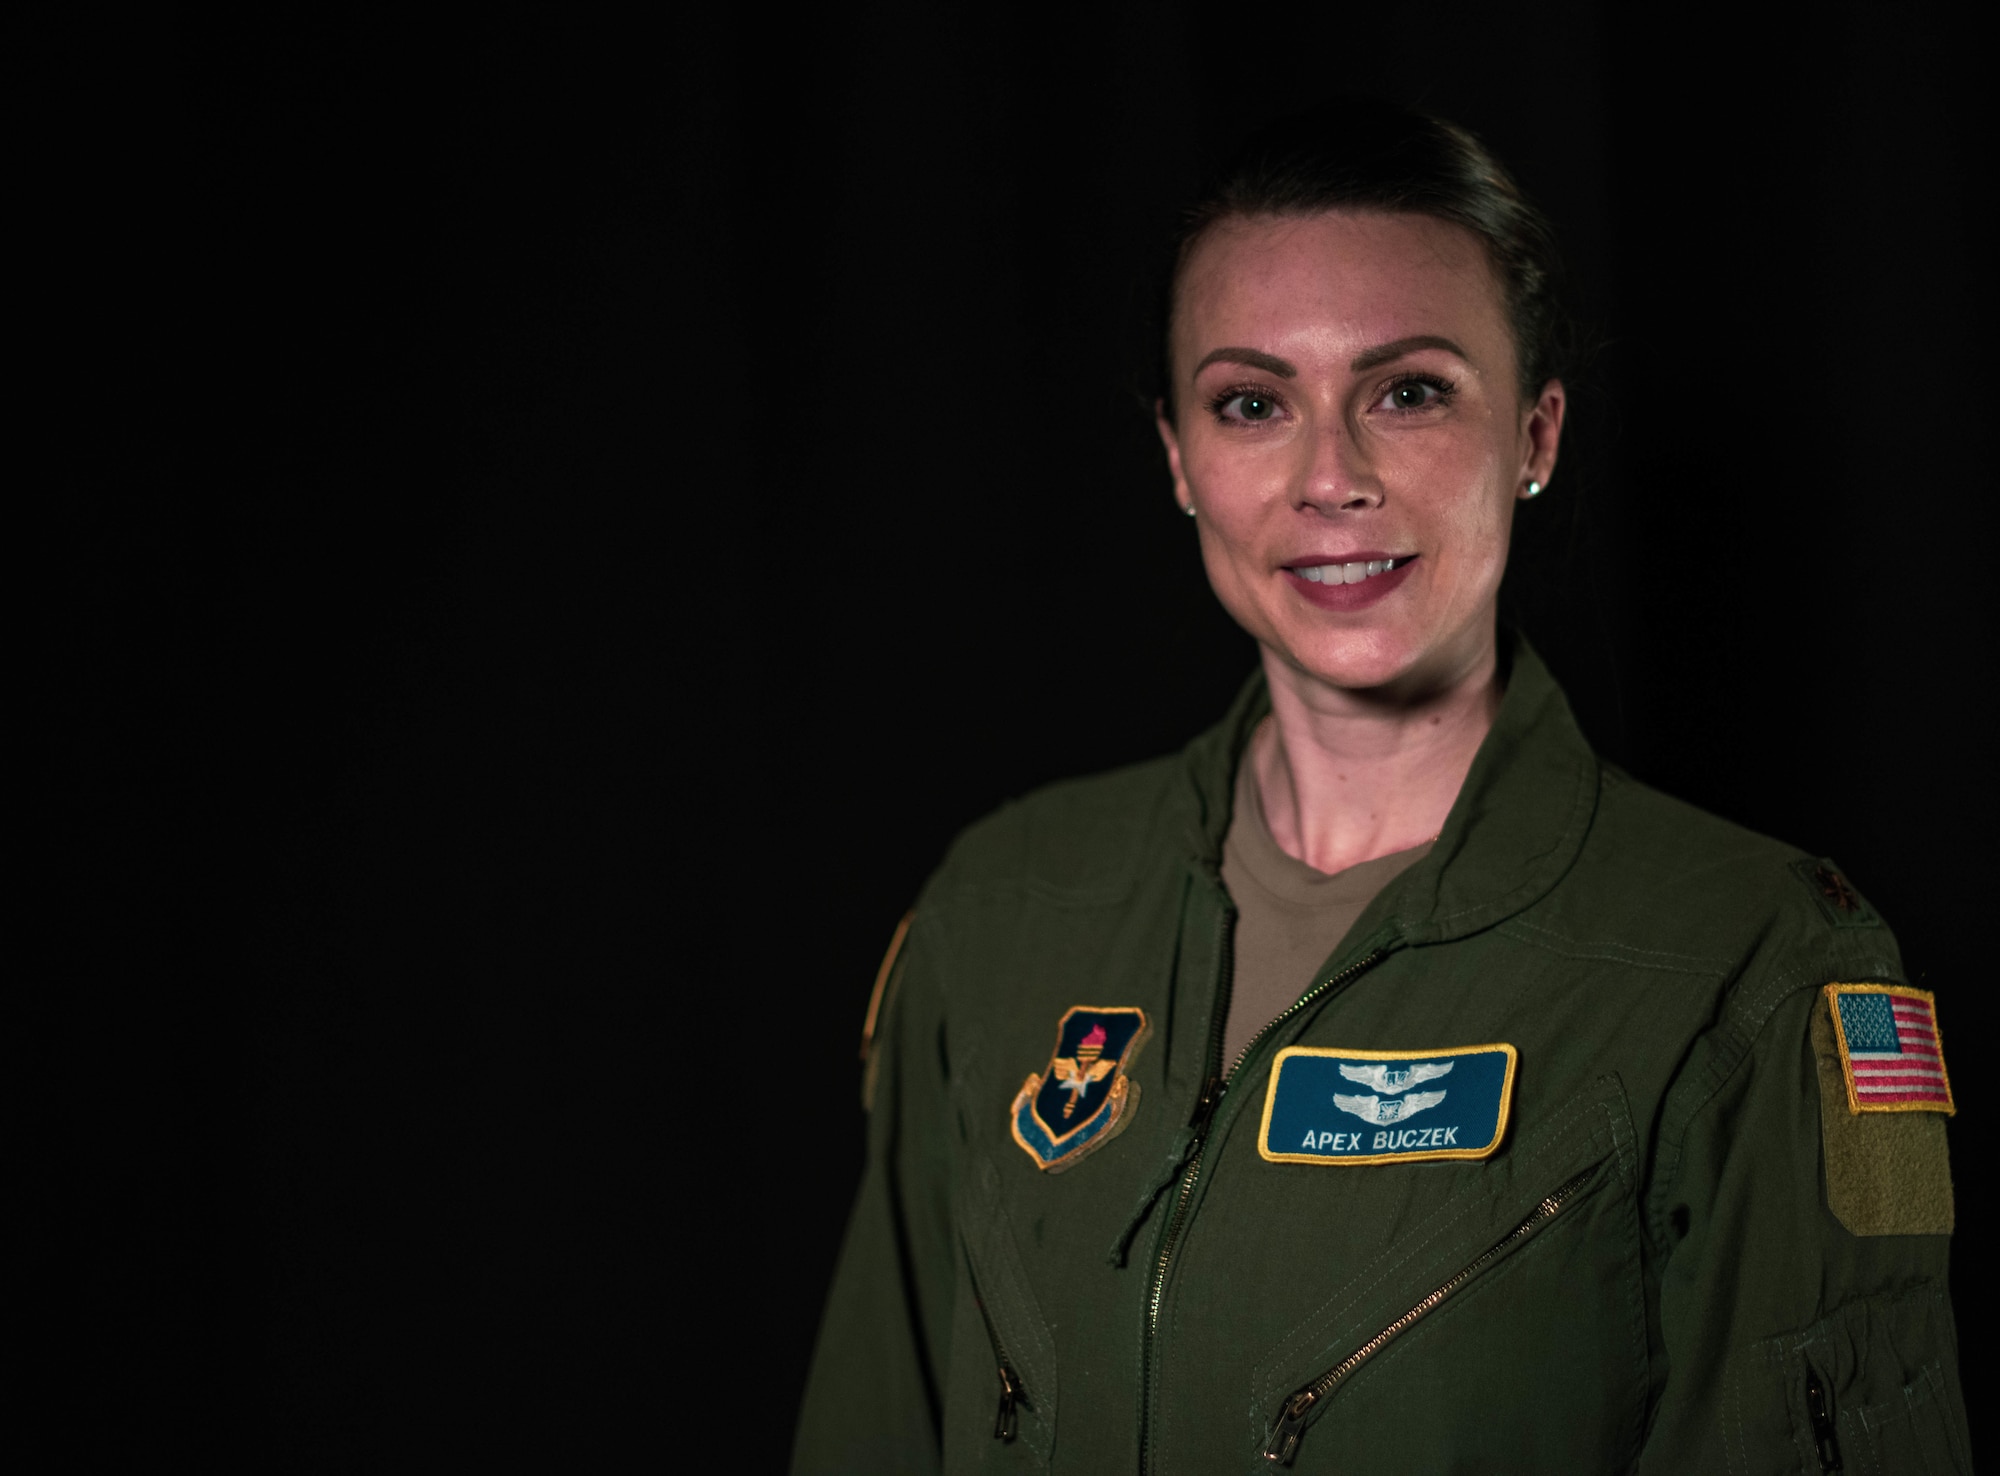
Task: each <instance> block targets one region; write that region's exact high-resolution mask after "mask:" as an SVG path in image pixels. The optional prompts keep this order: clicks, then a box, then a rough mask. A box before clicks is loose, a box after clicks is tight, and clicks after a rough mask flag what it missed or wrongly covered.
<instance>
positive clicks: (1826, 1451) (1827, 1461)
mask: <svg viewBox="0 0 2000 1476" xmlns="http://www.w3.org/2000/svg"><path fill="white" fill-rule="evenodd" d="M1806 1415H1807V1417H1808V1418H1810V1419H1811V1420H1812V1437H1813V1446H1814V1447H1815V1448H1816V1449H1817V1450H1818V1451H1819V1468H1820V1470H1822V1471H1838V1470H1839V1469H1840V1442H1839V1441H1838V1440H1837V1439H1835V1438H1834V1433H1833V1412H1832V1411H1831V1410H1830V1409H1828V1408H1827V1403H1826V1385H1824V1384H1822V1383H1821V1382H1820V1381H1819V1374H1818V1373H1817V1372H1815V1371H1814V1370H1813V1369H1812V1368H1811V1367H1810V1366H1808V1367H1807V1369H1806Z"/></svg>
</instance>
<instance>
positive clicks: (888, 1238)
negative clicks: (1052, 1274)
mask: <svg viewBox="0 0 2000 1476" xmlns="http://www.w3.org/2000/svg"><path fill="white" fill-rule="evenodd" d="M924 933H925V928H924V918H923V912H922V909H921V907H919V910H918V912H917V913H916V914H914V915H913V916H912V917H911V918H906V919H905V920H904V925H903V927H902V928H899V929H898V930H897V939H896V944H895V945H893V948H892V954H891V957H889V958H888V959H885V960H884V964H883V968H882V971H881V973H880V974H879V975H878V978H877V995H876V997H875V1000H874V1002H873V1003H872V1004H871V1006H870V1012H869V1025H868V1029H867V1032H866V1038H865V1039H864V1044H863V1051H864V1055H865V1066H864V1072H865V1077H864V1092H865V1093H866V1094H867V1095H869V1096H870V1097H872V1101H871V1102H870V1103H869V1107H870V1112H869V1119H868V1160H867V1166H866V1168H865V1169H864V1171H863V1174H862V1180H861V1190H860V1193H859V1195H858V1196H857V1197H856V1199H855V1203H854V1208H853V1211H852V1213H851V1214H850V1216H849V1218H848V1222H847V1235H846V1238H845V1240H844V1241H843V1242H842V1245H841V1250H840V1259H839V1262H838V1265H837V1267H836V1269H835V1272H834V1279H833V1289H832V1292H831V1294H830V1295H829V1296H828V1298H827V1305H826V1311H825V1315H824V1317H823V1319H822V1321H821V1323H820V1332H819V1341H818V1344H817V1346H816V1347H815V1349H814V1353H813V1361H812V1368H811V1371H810V1373H809V1374H808V1376H807V1381H806V1391H805V1400H804V1404H803V1407H802V1408H801V1411H800V1416H799V1429H798V1435H797V1439H796V1442H795V1444H794V1446H793V1451H792V1469H793V1470H794V1471H796V1472H799V1473H808V1472H852V1471H910V1472H922V1471H935V1470H937V1469H938V1468H939V1463H940V1448H939V1398H940V1391H941V1389H942V1379H941V1369H940V1367H939V1360H940V1358H941V1357H942V1355H943V1352H944V1350H945V1348H946V1347H947V1346H948V1343H947V1338H948V1333H949V1324H950V1318H951V1297H952V1287H953V1278H954V1266H953V1263H952V1250H951V1247H952V1245H953V1243H954V1242H953V1232H952V1220H951V1211H950V1187H949V1158H948V1153H947V1141H946V1124H947V1120H948V1118H947V1114H948V1112H949V1107H948V1099H947V1083H946V1080H945V1063H944V1053H943V1049H942V1046H943V1030H944V1019H943V1010H942V1004H941V997H940V995H939V992H938V989H937V987H936V981H935V979H934V978H933V977H932V974H931V971H930V970H929V969H928V967H927V965H926V959H925V950H924Z"/></svg>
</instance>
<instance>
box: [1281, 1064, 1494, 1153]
mask: <svg viewBox="0 0 2000 1476" xmlns="http://www.w3.org/2000/svg"><path fill="white" fill-rule="evenodd" d="M1516 1059H1517V1053H1516V1052H1515V1050H1514V1048H1513V1047H1512V1046H1510V1045H1478V1046H1452V1047H1449V1048H1447V1049H1445V1050H1440V1051H1341V1050H1323V1049H1320V1048H1318V1047H1313V1046H1291V1047H1288V1048H1287V1049H1285V1050H1282V1051H1280V1052H1278V1059H1277V1060H1275V1061H1273V1062H1272V1063H1271V1084H1270V1087H1269V1089H1268V1090H1267V1091H1266V1092H1265V1096H1264V1126H1263V1129H1262V1131H1261V1132H1260V1133H1259V1134H1258V1138H1257V1151H1258V1152H1259V1153H1261V1154H1263V1155H1264V1157H1265V1158H1267V1159H1269V1160H1270V1161H1271V1162H1272V1163H1330V1164H1364V1163H1419V1162H1422V1161H1424V1160H1426V1159H1434V1158H1486V1157H1488V1156H1490V1155H1491V1154H1492V1153H1493V1152H1494V1151H1495V1150H1496V1149H1498V1148H1499V1146H1500V1139H1501V1138H1502V1137H1503V1136H1504V1135H1505V1134H1506V1131H1507V1113H1508V1110H1509V1108H1510V1107H1511V1105H1512V1103H1513V1099H1514V1065H1515V1061H1516Z"/></svg>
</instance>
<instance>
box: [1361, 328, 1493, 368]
mask: <svg viewBox="0 0 2000 1476" xmlns="http://www.w3.org/2000/svg"><path fill="white" fill-rule="evenodd" d="M1418 349H1443V350H1444V351H1445V352H1446V353H1448V354H1457V355H1458V356H1459V358H1461V359H1464V360H1465V361H1466V362H1467V363H1468V364H1469V363H1471V362H1472V356H1471V355H1470V354H1468V353H1466V351H1465V350H1464V349H1462V348H1460V347H1459V346H1458V345H1457V344H1455V343H1453V342H1452V341H1451V340H1450V339H1449V338H1443V337H1440V336H1439V335H1438V334H1435V333H1419V334H1416V335H1415V336H1413V337H1410V338H1399V339H1397V340H1396V341H1395V342H1394V343H1385V344H1382V345H1381V346H1379V347H1377V348H1372V349H1365V350H1363V351H1362V352H1361V353H1358V354H1356V355H1355V356H1354V362H1353V363H1351V364H1349V365H1348V366H1347V367H1348V370H1349V372H1351V373H1354V374H1365V373H1366V372H1367V371H1368V370H1370V369H1373V368H1375V367H1376V366H1377V365H1379V364H1386V363H1388V362H1389V361H1390V360H1391V359H1400V358H1402V357H1403V355H1404V354H1414V353H1415V352H1416V351H1417V350H1418Z"/></svg>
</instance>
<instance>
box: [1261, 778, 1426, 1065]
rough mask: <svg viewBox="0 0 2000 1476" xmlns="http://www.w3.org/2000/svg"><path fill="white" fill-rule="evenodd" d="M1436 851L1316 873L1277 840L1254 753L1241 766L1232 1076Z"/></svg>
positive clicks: (1415, 848)
mask: <svg viewBox="0 0 2000 1476" xmlns="http://www.w3.org/2000/svg"><path fill="white" fill-rule="evenodd" d="M1432 844H1433V843H1432V842H1431V841H1425V842H1424V843H1423V844H1422V845H1420V846H1412V847H1411V848H1410V849H1409V850H1407V851H1395V852H1392V853H1390V854H1389V855H1387V856H1377V857H1376V858H1375V859H1374V860H1373V861H1363V862H1362V863H1361V864H1360V865H1358V866H1350V867H1348V868H1347V870H1345V871H1336V872H1332V873H1330V874H1329V873H1327V872H1324V871H1315V870H1314V869H1313V868H1312V867H1310V866H1308V865H1306V863H1305V862H1303V861H1301V860H1299V859H1297V858H1296V857H1294V856H1288V855H1286V854H1285V853H1284V851H1282V850H1280V849H1279V847H1278V843H1277V841H1276V840H1274V839H1273V838H1272V836H1271V826H1270V823H1269V822H1268V821H1267V820H1265V818H1264V802H1263V798H1262V797H1261V796H1260V795H1259V794H1258V793H1257V780H1256V776H1255V774H1254V772H1253V770H1252V765H1251V763H1250V755H1249V750H1248V749H1247V748H1246V749H1245V751H1244V755H1243V761H1242V762H1241V763H1240V764H1239V765H1238V766H1237V769H1236V806H1235V810H1234V813H1233V814H1232V815H1231V816H1230V819H1229V834H1228V835H1227V836H1225V837H1224V838H1223V841H1222V884H1223V885H1224V886H1226V887H1228V888H1229V895H1230V896H1231V897H1232V898H1233V899H1235V902H1236V950H1235V952H1236V968H1235V978H1234V980H1233V982H1232V985H1231V988H1230V991H1229V1021H1228V1023H1227V1025H1225V1026H1224V1028H1223V1032H1222V1065H1223V1069H1224V1070H1225V1071H1227V1070H1228V1069H1229V1068H1230V1067H1232V1066H1233V1065H1235V1063H1236V1057H1237V1056H1238V1055H1239V1054H1240V1053H1241V1052H1242V1050H1243V1047H1244V1046H1246V1045H1248V1044H1249V1043H1250V1038H1251V1037H1252V1036H1254V1035H1255V1034H1256V1033H1257V1032H1258V1031H1260V1030H1262V1029H1263V1028H1264V1027H1265V1026H1266V1025H1268V1024H1270V1023H1271V1022H1272V1021H1273V1020H1275V1019H1277V1018H1278V1016H1279V1015H1281V1014H1283V1013H1284V1012H1285V1010H1286V1009H1288V1008H1289V1007H1290V1006H1291V1004H1292V1003H1293V1002H1294V1001H1295V1000H1297V999H1298V997H1299V996H1300V995H1301V994H1304V993H1305V992H1306V990H1308V989H1310V988H1311V987H1312V986H1313V985H1314V984H1315V983H1317V982H1318V979H1319V969H1320V965H1322V964H1324V963H1326V962H1327V961H1328V960H1329V959H1330V958H1331V957H1332V955H1333V951H1334V949H1335V948H1337V947H1339V946H1340V942H1341V940H1342V939H1344V938H1345V937H1346V936H1347V930H1348V929H1349V928H1351V927H1353V926H1354V921H1355V919H1356V918H1358V917H1360V916H1361V914H1362V912H1363V911H1364V910H1366V908H1367V906H1368V904H1369V903H1370V902H1373V901H1374V900H1375V898H1376V896H1377V894H1379V893H1380V892H1381V890H1382V889H1383V888H1384V887H1386V886H1388V885H1389V883H1390V882H1392V881H1394V880H1395V879H1396V878H1397V877H1398V876H1399V875H1401V874H1402V873H1403V872H1404V871H1405V870H1407V869H1408V868H1409V867H1411V866H1413V865H1415V864H1416V862H1417V861H1419V860H1421V859H1422V858H1423V856H1424V855H1425V853H1427V852H1428V851H1429V850H1430V848H1431V845H1432Z"/></svg>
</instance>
